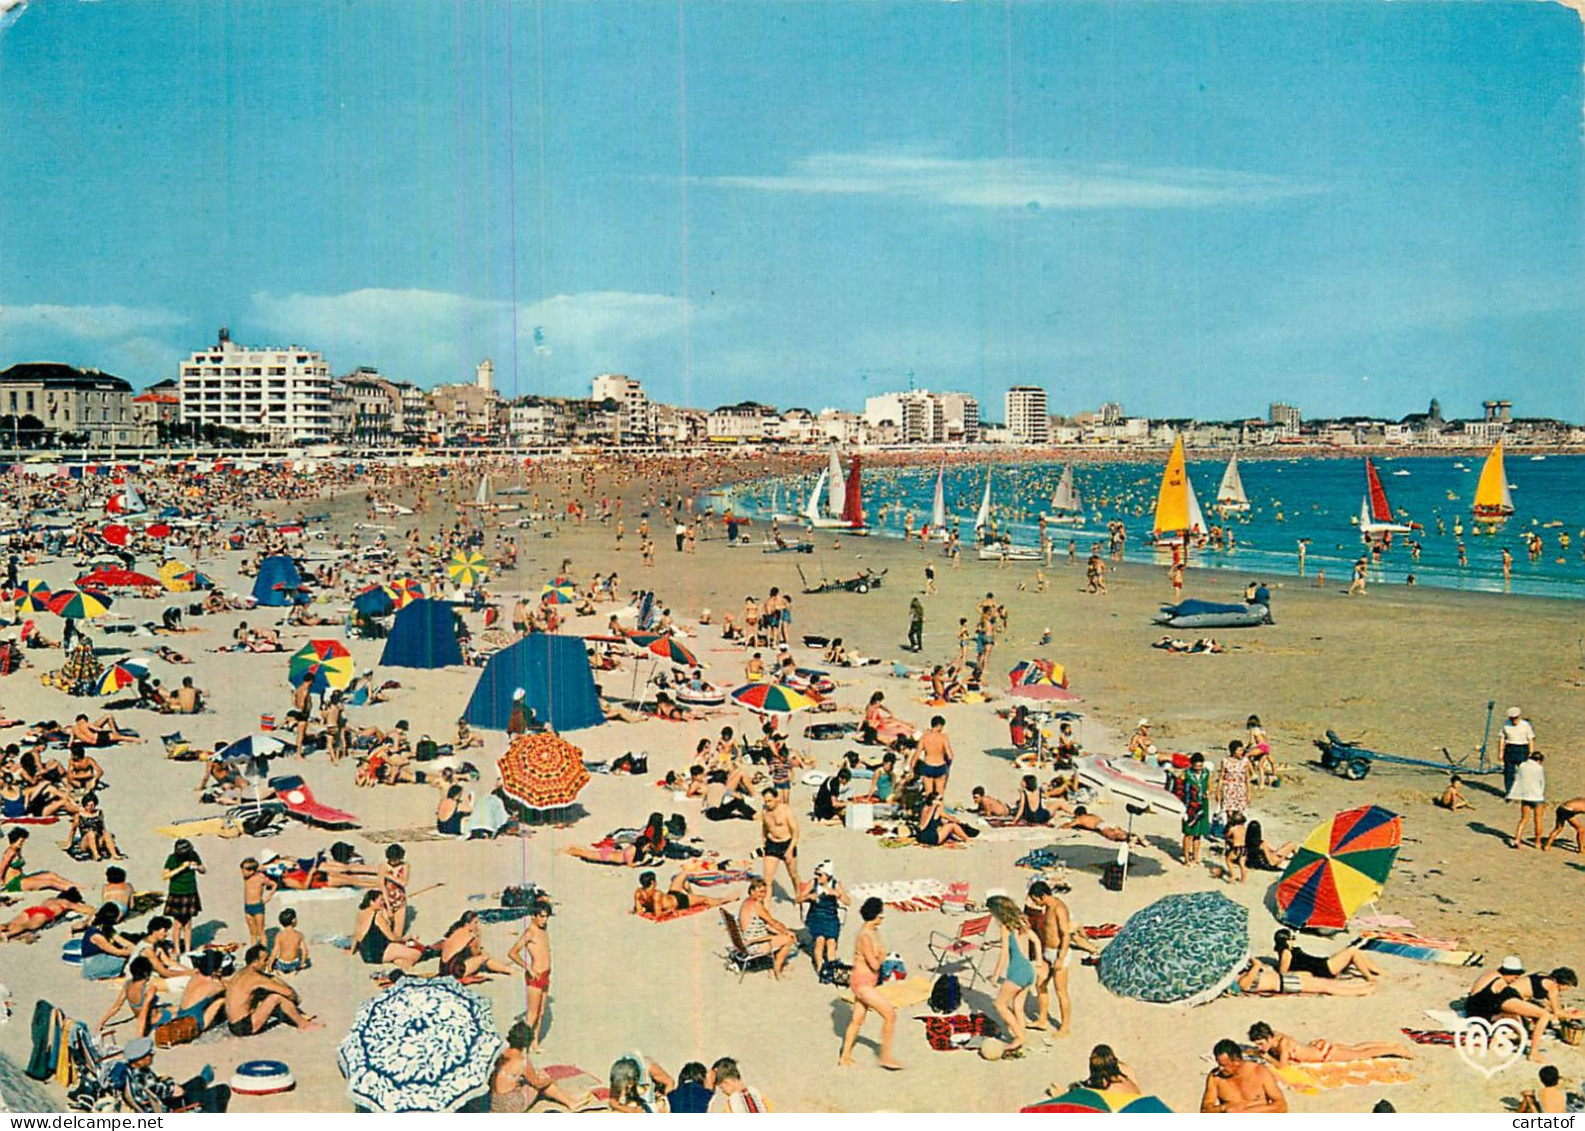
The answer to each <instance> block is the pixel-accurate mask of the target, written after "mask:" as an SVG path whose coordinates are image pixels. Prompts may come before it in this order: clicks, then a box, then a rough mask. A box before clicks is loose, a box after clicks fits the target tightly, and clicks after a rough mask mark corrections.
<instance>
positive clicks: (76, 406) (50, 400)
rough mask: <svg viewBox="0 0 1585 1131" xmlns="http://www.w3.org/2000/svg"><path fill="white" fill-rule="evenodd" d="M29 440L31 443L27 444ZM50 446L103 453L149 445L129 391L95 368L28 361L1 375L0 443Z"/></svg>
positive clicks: (150, 433) (147, 428)
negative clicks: (75, 446)
mask: <svg viewBox="0 0 1585 1131" xmlns="http://www.w3.org/2000/svg"><path fill="white" fill-rule="evenodd" d="M30 437H31V440H30ZM46 438H49V439H50V440H51V441H53V442H59V443H61V444H63V445H64V444H66V443H68V442H70V443H72V444H82V445H84V446H88V447H96V448H108V447H112V446H115V445H122V446H136V445H143V444H150V443H153V442H154V428H153V426H152V425H145V424H143V423H141V422H140V420H139V417H138V414H137V413H136V411H135V410H134V408H133V405H132V386H131V385H129V384H128V383H127V382H125V381H123V380H122V379H121V378H120V377H112V376H111V375H110V374H108V373H101V372H100V371H99V370H97V369H77V368H74V367H73V366H70V365H61V364H59V363H57V362H52V361H28V362H23V363H22V364H20V365H13V366H11V368H9V369H7V370H5V371H4V372H0V443H4V444H28V443H30V442H32V443H38V442H40V441H43V440H45V439H46Z"/></svg>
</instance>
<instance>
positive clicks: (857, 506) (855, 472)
mask: <svg viewBox="0 0 1585 1131" xmlns="http://www.w3.org/2000/svg"><path fill="white" fill-rule="evenodd" d="M842 521H843V522H845V523H847V524H848V525H849V526H852V527H855V528H857V527H862V526H863V525H864V485H863V483H861V482H860V481H859V457H858V456H854V457H853V466H852V467H850V468H849V469H848V490H847V496H846V497H845V498H844V499H843V500H842Z"/></svg>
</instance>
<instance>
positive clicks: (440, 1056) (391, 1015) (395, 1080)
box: [336, 978, 505, 1114]
mask: <svg viewBox="0 0 1585 1131" xmlns="http://www.w3.org/2000/svg"><path fill="white" fill-rule="evenodd" d="M504 1043H505V1042H503V1041H502V1040H501V1037H500V1035H499V1034H498V1033H497V1032H496V1031H495V1019H494V1017H493V1016H492V1014H491V1010H490V1003H489V1001H488V1000H486V999H485V998H483V997H480V996H479V995H477V994H475V993H472V992H471V991H469V990H468V989H467V988H465V987H464V986H463V985H462V984H461V983H459V982H458V981H457V980H456V979H455V978H402V979H400V980H398V981H397V982H396V983H394V984H393V985H392V986H391V987H390V988H389V989H386V990H383V991H382V992H380V993H379V994H377V995H376V996H374V997H372V998H370V999H369V1000H368V1001H366V1002H364V1003H363V1004H362V1005H361V1006H359V1007H358V1011H357V1013H355V1014H354V1015H353V1018H352V1027H351V1028H350V1029H349V1030H348V1031H347V1035H346V1037H344V1038H343V1039H342V1041H341V1045H340V1047H339V1048H338V1049H337V1051H336V1065H337V1067H339V1068H340V1069H341V1074H342V1075H343V1076H345V1077H346V1078H347V1094H348V1095H349V1096H351V1097H352V1099H353V1101H354V1102H355V1103H357V1105H358V1106H359V1107H364V1108H368V1109H370V1110H373V1111H378V1112H385V1113H388V1114H394V1113H396V1112H404V1111H432V1112H449V1111H456V1110H457V1109H458V1108H460V1107H462V1106H463V1105H465V1104H466V1103H467V1102H468V1101H469V1100H472V1099H477V1098H478V1097H481V1096H483V1095H484V1094H485V1093H486V1092H488V1091H489V1090H490V1073H491V1070H492V1069H493V1068H494V1066H495V1058H496V1057H497V1056H499V1055H500V1052H501V1047H502V1045H503V1044H504Z"/></svg>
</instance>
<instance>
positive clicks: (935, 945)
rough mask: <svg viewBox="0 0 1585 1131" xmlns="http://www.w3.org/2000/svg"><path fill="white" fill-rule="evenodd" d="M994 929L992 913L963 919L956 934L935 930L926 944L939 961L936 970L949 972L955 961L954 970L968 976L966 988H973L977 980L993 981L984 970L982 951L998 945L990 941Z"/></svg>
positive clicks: (939, 972) (986, 951)
mask: <svg viewBox="0 0 1585 1131" xmlns="http://www.w3.org/2000/svg"><path fill="white" fill-rule="evenodd" d="M990 932H991V916H989V915H976V916H974V917H973V918H970V919H965V920H963V921H962V922H961V923H959V924H958V930H957V933H956V934H950V935H949V934H947V933H946V932H945V931H931V932H930V938H929V939H928V940H927V941H926V943H925V947H926V949H928V950H929V951H930V957H931V958H932V959H934V961H935V971H936V973H938V974H943V973H946V972H947V969H946V968H947V967H948V966H949V965H954V964H955V965H956V967H957V969H956V970H955V971H953V972H954V973H957V974H959V975H960V976H963V975H966V976H967V978H968V984H967V986H966V987H965V988H966V989H973V988H974V984H975V983H976V982H978V981H980V980H982V979H984V980H986V981H989V979H988V978H986V976H985V974H984V973H983V972H982V971H981V970H980V967H979V963H980V958H981V956H982V955H984V954H987V953H989V952H990V951H991V950H993V949H994V947H993V946H991V945H990Z"/></svg>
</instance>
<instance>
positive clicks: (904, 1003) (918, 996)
mask: <svg viewBox="0 0 1585 1131" xmlns="http://www.w3.org/2000/svg"><path fill="white" fill-rule="evenodd" d="M934 984H935V979H933V978H927V977H925V976H924V975H923V974H915V975H913V976H912V977H911V978H905V979H903V980H902V981H900V982H899V981H895V980H894V981H890V982H883V983H882V984H881V986H880V995H881V997H883V998H885V999H886V1000H887V1002H889V1003H890V1004H891V1005H892V1006H893V1007H894V1008H896V1009H912V1008H913V1007H914V1006H916V1005H920V1004H922V1003H923V1002H927V1001H929V1000H930V990H931V987H932V986H934ZM838 996H840V997H841V998H842V1000H843V1001H849V1002H850V1001H852V1000H853V991H852V990H848V989H845V990H843V991H842V992H841V994H840V995H838Z"/></svg>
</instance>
